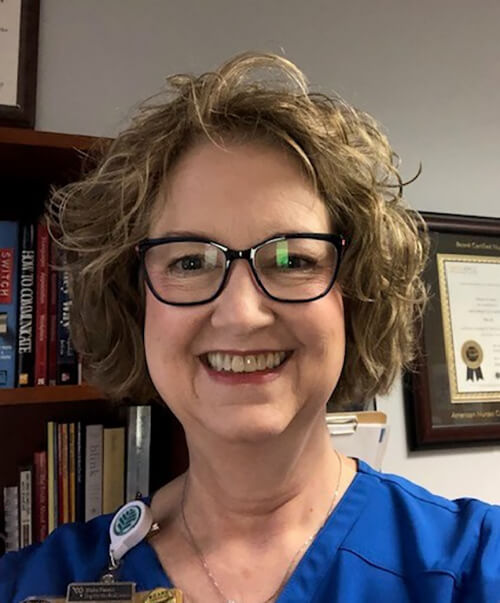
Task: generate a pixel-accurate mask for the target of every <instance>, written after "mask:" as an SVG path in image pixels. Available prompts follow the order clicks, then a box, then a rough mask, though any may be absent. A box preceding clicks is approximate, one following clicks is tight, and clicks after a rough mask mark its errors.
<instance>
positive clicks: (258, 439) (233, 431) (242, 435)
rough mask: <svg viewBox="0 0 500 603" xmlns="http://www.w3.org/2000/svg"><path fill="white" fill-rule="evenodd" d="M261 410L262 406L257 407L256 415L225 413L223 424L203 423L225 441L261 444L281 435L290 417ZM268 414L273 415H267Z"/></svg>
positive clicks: (288, 423)
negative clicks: (232, 415)
mask: <svg viewBox="0 0 500 603" xmlns="http://www.w3.org/2000/svg"><path fill="white" fill-rule="evenodd" d="M262 411H263V409H262V407H259V409H258V416H256V414H257V413H255V414H254V413H248V412H247V413H237V414H239V415H240V416H238V417H231V418H229V417H228V416H227V415H226V417H224V422H223V424H220V423H219V424H215V425H214V424H213V423H212V421H210V422H206V423H205V427H206V428H207V429H209V430H210V431H211V432H212V434H216V435H217V436H218V437H219V438H220V439H221V440H224V441H226V442H231V443H234V444H237V443H241V444H263V443H265V442H268V441H270V440H272V439H273V438H276V437H279V436H280V435H282V434H283V433H284V432H285V431H286V430H287V428H288V427H289V425H290V422H291V420H292V417H288V418H286V417H285V416H283V414H278V413H276V412H273V413H263V412H262ZM269 414H272V415H274V416H269ZM242 415H245V416H242ZM252 415H253V416H252ZM263 415H264V416H263ZM266 415H267V416H266ZM210 423H212V424H210Z"/></svg>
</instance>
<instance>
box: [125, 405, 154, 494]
mask: <svg viewBox="0 0 500 603" xmlns="http://www.w3.org/2000/svg"><path fill="white" fill-rule="evenodd" d="M150 448H151V406H130V407H129V408H128V422H127V487H126V500H127V501H131V500H135V499H136V498H137V497H138V496H148V495H149V455H150Z"/></svg>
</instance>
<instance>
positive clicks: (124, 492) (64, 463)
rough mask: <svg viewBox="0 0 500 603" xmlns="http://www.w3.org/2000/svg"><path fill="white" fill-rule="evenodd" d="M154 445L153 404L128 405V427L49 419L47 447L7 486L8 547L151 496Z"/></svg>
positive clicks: (5, 518)
mask: <svg viewBox="0 0 500 603" xmlns="http://www.w3.org/2000/svg"><path fill="white" fill-rule="evenodd" d="M150 448H151V406H130V407H128V409H127V426H126V427H125V426H119V427H104V426H103V425H100V424H97V425H86V424H84V423H82V422H76V423H55V422H53V421H49V422H48V423H47V449H46V450H42V451H39V452H35V454H34V457H33V462H32V464H30V465H28V466H24V467H20V468H19V482H18V484H16V485H12V486H7V487H4V489H3V499H4V510H5V517H4V525H5V544H6V547H5V548H6V551H12V550H17V549H18V548H22V547H24V546H28V545H30V544H33V543H37V542H41V541H43V540H44V538H46V537H47V536H48V534H50V533H51V532H52V531H53V530H54V529H55V528H56V527H57V526H59V525H61V524H63V523H69V522H74V521H89V520H90V519H92V518H94V517H96V516H98V515H101V514H103V513H112V512H114V511H115V510H116V509H117V508H119V507H120V506H121V505H123V504H124V502H127V501H129V500H133V499H135V498H138V497H141V496H148V495H149V494H150V492H149V474H150Z"/></svg>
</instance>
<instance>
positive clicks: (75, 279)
mask: <svg viewBox="0 0 500 603" xmlns="http://www.w3.org/2000/svg"><path fill="white" fill-rule="evenodd" d="M255 74H260V79H259V78H257V77H256V75H255ZM263 74H264V75H265V77H264V75H263ZM273 75H274V76H275V77H273ZM169 84H170V97H169V98H168V99H167V100H166V101H164V102H161V103H159V104H156V105H149V106H146V107H144V108H143V109H142V111H141V112H140V114H139V115H138V117H137V118H136V119H135V120H134V121H133V123H132V125H131V126H130V128H129V129H128V130H126V131H125V132H124V133H122V134H121V135H120V136H119V137H118V138H117V140H115V141H114V142H113V144H112V145H111V147H110V148H109V149H108V151H107V153H106V155H105V157H104V158H103V160H102V162H101V163H100V164H99V165H98V167H97V168H96V169H95V170H94V171H93V172H92V173H91V174H90V175H89V176H88V177H87V179H85V180H84V181H82V182H78V183H76V184H72V185H70V186H68V187H66V188H65V189H63V190H60V191H59V192H57V193H56V194H55V195H54V197H53V199H52V204H51V208H50V209H51V212H50V213H51V218H52V229H53V232H54V233H55V234H56V236H57V238H58V240H59V243H60V245H61V247H62V248H63V249H65V250H66V259H67V266H68V269H69V270H70V271H71V273H72V288H73V300H74V301H73V316H72V328H73V338H74V343H75V345H76V347H77V349H78V350H79V351H80V352H81V353H82V354H83V356H84V358H85V360H86V364H87V366H88V367H89V379H91V380H92V382H93V383H95V384H96V385H97V386H98V387H100V388H101V389H102V390H103V391H106V392H108V393H109V395H110V396H112V397H115V398H117V399H119V398H121V397H124V396H130V397H132V398H133V399H135V400H137V401H147V400H149V399H151V398H154V397H159V398H161V399H162V400H163V401H164V402H165V403H166V404H168V406H169V407H170V408H171V410H172V411H173V412H174V414H175V415H176V416H177V417H178V419H179V420H180V422H181V423H182V425H183V427H184V430H185V433H186V440H187V444H188V449H189V458H190V463H189V469H188V471H187V472H186V473H185V474H184V475H181V476H179V477H178V478H177V479H175V480H174V481H172V482H170V483H168V484H166V485H165V486H164V487H163V488H161V489H160V490H159V491H158V492H156V493H155V495H154V496H153V498H152V500H151V501H149V500H147V501H146V503H147V504H149V503H150V511H151V516H152V520H154V521H155V522H156V523H157V524H158V526H159V529H158V530H156V531H155V532H154V533H152V534H149V536H148V537H147V538H142V537H143V536H144V534H141V537H140V538H142V539H139V542H137V543H134V544H133V545H131V546H130V547H128V548H127V550H126V553H125V554H124V555H123V556H122V557H121V558H120V563H119V564H116V563H114V561H116V560H117V559H114V558H113V559H112V566H114V565H119V567H118V568H117V569H116V571H114V572H113V571H112V572H111V573H112V574H113V575H114V577H115V579H117V580H122V581H125V582H127V581H129V582H133V583H135V584H136V588H137V590H138V591H140V592H143V593H145V592H149V591H151V590H153V589H155V588H156V587H164V588H172V587H173V586H175V587H176V588H177V589H179V590H180V591H182V593H183V597H184V601H193V602H203V603H212V602H223V601H226V602H228V603H229V602H230V601H237V602H238V603H241V602H244V603H261V602H264V601H280V603H285V602H292V601H294V602H295V601H315V602H342V603H347V602H364V601H371V600H373V599H374V598H375V597H379V598H380V599H381V600H384V601H397V602H399V601H426V602H429V603H430V602H436V603H446V602H448V601H449V602H451V601H453V602H455V603H456V602H457V601H475V602H479V601H483V602H488V603H489V602H492V601H496V600H497V599H498V597H500V509H499V508H498V507H494V506H490V505H486V504H484V503H481V502H479V501H475V500H472V499H470V500H469V499H468V500H465V499H463V500H460V501H456V502H451V501H447V500H445V499H443V498H440V497H437V496H435V495H432V494H430V493H428V492H427V491H425V490H424V489H422V488H419V487H418V486H416V485H413V484H411V483H409V482H408V481H406V480H404V479H402V478H399V477H395V476H389V475H384V474H381V473H378V472H376V471H374V470H372V469H371V468H370V467H369V466H367V465H366V464H365V463H363V462H362V461H357V460H356V459H351V458H346V457H344V456H342V455H341V454H339V453H337V452H336V451H335V450H334V449H333V448H332V446H331V442H330V439H329V435H328V431H327V428H326V425H325V417H324V414H325V404H326V401H327V400H328V399H329V398H330V395H331V393H332V392H333V399H334V401H335V403H336V404H337V406H338V407H339V408H342V407H345V406H346V405H347V404H348V402H349V400H352V399H355V398H356V399H357V398H359V396H360V395H363V396H365V397H367V398H368V397H371V396H373V395H375V394H380V393H385V392H387V391H388V389H389V388H390V386H391V384H392V382H393V380H394V378H395V377H396V376H397V375H398V374H399V371H400V370H401V368H402V367H406V366H408V365H409V363H410V361H411V359H412V357H413V355H414V349H415V327H414V321H415V319H416V318H418V315H419V313H420V312H421V311H422V307H423V304H424V302H425V297H426V294H425V288H424V285H423V283H422V281H421V279H420V273H421V271H422V268H423V265H424V263H425V259H426V249H427V242H426V238H425V236H424V235H423V234H420V231H419V227H420V226H423V225H422V223H421V221H420V220H419V218H418V216H417V215H415V214H413V213H412V212H410V211H409V210H408V209H407V207H406V205H405V204H404V201H403V199H402V196H401V191H402V184H401V179H400V177H399V174H398V171H397V168H396V166H395V162H394V153H393V151H392V150H391V147H390V146H389V143H388V142H387V140H386V138H385V137H384V135H383V134H382V133H381V132H380V130H379V128H378V126H377V124H376V123H375V121H374V120H373V119H371V118H370V117H369V116H367V115H366V114H364V113H361V112H360V111H357V110H355V109H354V108H352V107H350V106H348V105H347V104H345V103H344V102H343V101H341V100H339V99H337V98H332V99H329V98H327V97H324V96H321V95H315V94H311V93H309V92H308V90H307V85H306V82H305V79H304V76H303V74H302V73H301V72H300V71H299V70H298V68H297V67H295V66H294V65H293V64H292V63H290V62H289V61H287V60H285V59H283V58H280V57H277V56H274V55H269V54H245V55H241V56H238V57H236V58H234V59H233V60H231V61H229V62H228V63H226V64H225V65H223V66H222V67H221V68H220V69H219V70H218V71H217V72H216V73H209V74H205V75H203V76H201V77H199V78H193V77H190V76H175V77H172V78H170V79H169ZM111 519H112V518H111V517H110V516H106V517H100V518H97V519H96V520H93V521H92V522H90V523H88V524H86V525H73V526H63V527H62V528H59V529H58V530H56V532H55V533H53V534H52V535H51V536H50V537H49V538H48V539H47V541H46V542H45V543H44V544H42V545H39V546H35V547H31V548H30V549H28V550H27V551H23V552H21V553H19V554H13V555H9V556H7V558H6V559H5V560H3V562H2V563H1V564H0V570H1V572H2V574H1V576H2V578H1V581H0V584H1V587H0V594H2V595H3V598H1V600H2V601H3V600H9V601H15V602H16V603H17V601H20V600H21V599H22V598H23V597H27V596H28V595H39V596H41V595H44V596H46V597H47V596H52V597H56V596H59V597H62V596H64V595H65V593H66V587H67V585H68V583H70V582H75V581H90V582H92V581H96V580H98V579H99V577H100V576H101V574H102V572H103V569H105V568H106V566H107V558H108V549H109V538H108V528H109V525H110V522H111ZM148 527H149V524H148ZM146 531H147V530H146ZM113 550H115V551H116V550H117V549H116V548H115V549H113ZM112 552H113V551H112ZM120 555H121V553H120ZM116 556H117V555H116ZM2 589H3V590H2ZM173 594H174V591H172V592H171V595H172V596H173ZM175 594H176V596H178V597H179V598H178V599H177V600H180V594H179V592H178V591H175ZM144 596H145V595H144ZM154 597H157V598H154ZM161 597H164V598H163V599H162V598H161ZM150 600H151V601H152V600H165V601H166V600H167V591H162V592H160V591H156V593H154V594H153V595H151V596H150Z"/></svg>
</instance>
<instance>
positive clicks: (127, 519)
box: [113, 505, 141, 536]
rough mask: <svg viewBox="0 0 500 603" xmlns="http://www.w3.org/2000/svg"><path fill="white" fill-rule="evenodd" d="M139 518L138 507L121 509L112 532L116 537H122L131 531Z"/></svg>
mask: <svg viewBox="0 0 500 603" xmlns="http://www.w3.org/2000/svg"><path fill="white" fill-rule="evenodd" d="M140 518H141V508H140V507H139V505H132V506H130V507H127V508H125V509H123V511H122V512H121V513H119V514H118V515H117V517H116V518H115V522H114V526H113V532H114V533H115V534H116V535H117V536H123V535H124V534H127V533H128V532H130V530H132V529H133V528H134V527H135V526H136V525H137V522H138V521H139V519H140Z"/></svg>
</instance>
